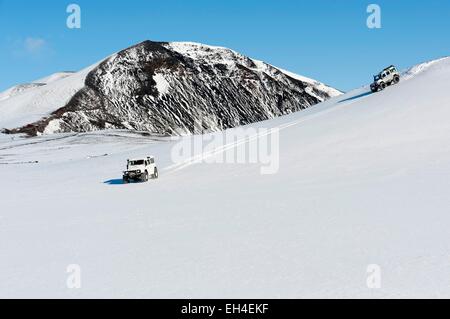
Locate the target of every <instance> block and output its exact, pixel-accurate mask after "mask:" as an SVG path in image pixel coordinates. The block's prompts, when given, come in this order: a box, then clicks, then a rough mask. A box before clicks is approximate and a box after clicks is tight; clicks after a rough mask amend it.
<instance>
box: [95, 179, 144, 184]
mask: <svg viewBox="0 0 450 319" xmlns="http://www.w3.org/2000/svg"><path fill="white" fill-rule="evenodd" d="M141 183H144V182H140V181H136V182H131V181H130V182H129V183H128V184H141ZM103 184H106V185H127V184H125V183H124V182H123V179H110V180H109V181H105V182H103Z"/></svg>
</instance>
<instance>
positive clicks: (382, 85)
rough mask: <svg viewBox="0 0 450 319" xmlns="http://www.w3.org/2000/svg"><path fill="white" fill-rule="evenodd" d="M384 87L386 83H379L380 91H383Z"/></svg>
mask: <svg viewBox="0 0 450 319" xmlns="http://www.w3.org/2000/svg"><path fill="white" fill-rule="evenodd" d="M385 88H386V83H384V82H382V83H381V84H380V89H381V91H383V90H384V89H385Z"/></svg>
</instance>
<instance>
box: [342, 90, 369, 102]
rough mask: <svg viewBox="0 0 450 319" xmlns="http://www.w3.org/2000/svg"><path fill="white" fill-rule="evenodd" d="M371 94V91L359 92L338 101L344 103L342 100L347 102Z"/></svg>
mask: <svg viewBox="0 0 450 319" xmlns="http://www.w3.org/2000/svg"><path fill="white" fill-rule="evenodd" d="M372 94H373V93H372V92H371V91H368V92H364V93H361V94H358V95H355V96H352V97H349V98H348V99H345V100H342V101H339V103H344V102H348V101H353V100H357V99H360V98H362V97H365V96H368V95H372Z"/></svg>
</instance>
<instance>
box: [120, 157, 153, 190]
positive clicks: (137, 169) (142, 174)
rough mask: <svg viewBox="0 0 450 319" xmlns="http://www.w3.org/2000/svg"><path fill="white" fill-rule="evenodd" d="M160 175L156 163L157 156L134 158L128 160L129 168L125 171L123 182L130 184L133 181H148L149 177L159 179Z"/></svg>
mask: <svg viewBox="0 0 450 319" xmlns="http://www.w3.org/2000/svg"><path fill="white" fill-rule="evenodd" d="M158 177H159V173H158V168H157V167H156V164H155V158H154V157H152V156H150V157H147V158H141V159H134V160H128V161H127V170H126V171H125V172H123V183H124V184H128V183H129V182H131V181H140V182H147V181H148V180H149V178H152V179H157V178H158Z"/></svg>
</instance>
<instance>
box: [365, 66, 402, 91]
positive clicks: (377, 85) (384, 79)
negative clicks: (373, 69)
mask: <svg viewBox="0 0 450 319" xmlns="http://www.w3.org/2000/svg"><path fill="white" fill-rule="evenodd" d="M398 82H400V73H398V71H397V69H396V68H395V66H393V65H391V66H390V67H387V68H386V69H384V70H383V71H381V72H380V73H379V74H377V75H375V76H374V77H373V83H372V84H371V85H370V90H371V91H372V92H374V93H375V92H378V91H382V90H384V89H385V88H386V87H387V86H388V85H392V84H397V83H398Z"/></svg>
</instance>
